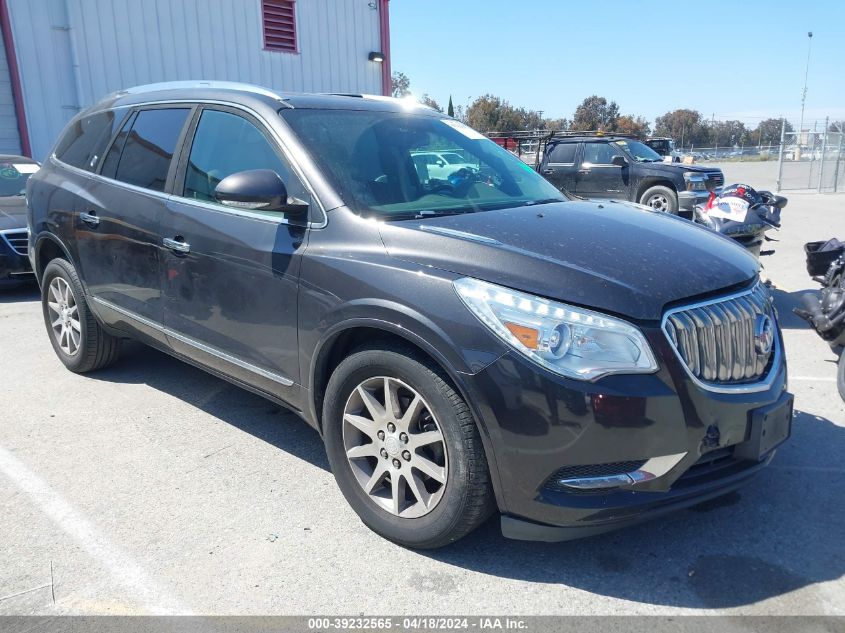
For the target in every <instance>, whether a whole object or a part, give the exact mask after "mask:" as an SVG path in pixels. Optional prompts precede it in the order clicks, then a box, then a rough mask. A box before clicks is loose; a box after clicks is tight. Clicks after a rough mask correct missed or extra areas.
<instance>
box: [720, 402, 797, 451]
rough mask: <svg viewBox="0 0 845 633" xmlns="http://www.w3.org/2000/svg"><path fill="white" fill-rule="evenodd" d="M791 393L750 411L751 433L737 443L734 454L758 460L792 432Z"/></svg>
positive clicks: (781, 442)
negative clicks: (745, 439) (741, 441)
mask: <svg viewBox="0 0 845 633" xmlns="http://www.w3.org/2000/svg"><path fill="white" fill-rule="evenodd" d="M793 403H794V398H793V397H792V394H789V393H786V394H784V395H783V396H782V397H781V398H780V399H779V400H778V401H777V402H775V403H774V404H770V405H768V406H766V407H760V408H759V409H754V410H753V411H751V412H750V414H749V417H750V420H751V435H750V437H749V439H748V440H747V441H745V442H743V443H742V444H738V445H737V447H736V449H735V450H734V455H736V456H737V457H741V458H743V459H753V460H755V461H760V460H762V459H763V458H765V457H766V455H768V454H769V453H771V452H772V451H773V450H774V449H775V448H777V447H778V446H780V445H781V444H783V443H784V442H785V441H786V440H787V439H788V438H789V436H790V434H791V433H792V407H793Z"/></svg>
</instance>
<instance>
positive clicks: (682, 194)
mask: <svg viewBox="0 0 845 633" xmlns="http://www.w3.org/2000/svg"><path fill="white" fill-rule="evenodd" d="M709 198H710V192H709V191H679V192H678V215H680V216H682V217H684V218H687V219H688V220H691V219H692V218H693V217H694V214H695V206H696V205H698V204H704V203H706V202H707V200H708V199H709Z"/></svg>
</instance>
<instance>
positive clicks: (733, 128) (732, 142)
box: [707, 121, 750, 147]
mask: <svg viewBox="0 0 845 633" xmlns="http://www.w3.org/2000/svg"><path fill="white" fill-rule="evenodd" d="M707 129H708V133H709V140H708V145H709V146H710V147H734V146H738V145H745V144H747V143H749V141H750V138H749V134H748V130H746V129H745V124H744V123H743V122H742V121H714V122H713V123H711V124H709V125H708V126H707Z"/></svg>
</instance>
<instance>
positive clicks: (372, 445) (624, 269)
mask: <svg viewBox="0 0 845 633" xmlns="http://www.w3.org/2000/svg"><path fill="white" fill-rule="evenodd" d="M585 144H586V143H585ZM71 147H73V148H74V151H73V152H70V151H69V150H68V148H71ZM428 152H434V153H441V154H442V153H443V152H450V153H454V154H455V155H457V156H460V157H461V158H463V160H464V161H465V163H466V164H471V165H474V166H475V168H474V169H469V168H462V169H459V170H457V171H456V172H454V173H450V174H449V175H448V178H445V179H440V178H429V179H427V180H426V179H423V178H421V177H420V173H419V171H418V170H417V167H416V165H415V161H414V157H415V156H419V155H420V154H421V153H428ZM626 160H628V159H627V158H626ZM28 207H29V227H30V258H31V261H32V265H33V267H34V269H35V271H36V274H37V277H38V280H39V283H40V285H41V290H42V296H43V299H42V301H43V313H44V322H45V328H46V334H47V336H48V337H49V339H50V341H51V343H52V345H53V348H54V350H55V352H56V355H57V356H58V358H59V359H60V360H61V362H62V363H64V365H65V366H66V367H67V368H68V369H69V370H71V371H74V372H79V373H84V372H90V371H94V370H97V369H99V368H102V367H105V366H106V365H108V364H110V363H112V362H114V361H115V360H116V359H117V357H118V351H119V348H120V343H121V341H122V340H123V339H126V338H133V339H137V340H141V341H144V342H146V343H147V344H149V345H152V346H154V347H157V348H159V349H161V350H164V351H165V352H167V353H169V354H172V355H174V356H175V357H177V358H181V359H184V360H186V361H187V362H189V363H192V364H194V365H197V366H198V367H202V368H204V369H206V370H207V371H209V372H211V373H213V374H214V375H216V376H220V377H222V378H224V379H226V380H229V381H232V382H233V383H235V384H237V385H240V386H242V387H244V388H246V389H249V390H252V391H254V392H256V393H259V394H261V395H263V396H265V397H267V398H269V399H271V400H273V401H275V402H278V403H280V404H283V405H284V406H285V407H287V408H289V409H291V410H293V411H295V412H297V413H298V414H299V415H300V416H302V417H303V418H304V419H305V421H306V422H307V423H308V424H310V425H312V426H313V427H314V428H315V429H317V430H318V431H319V433H320V434H321V436H322V438H323V439H324V441H325V444H326V451H327V454H328V458H329V462H330V465H331V469H332V472H333V473H334V476H335V478H336V480H337V483H338V485H339V487H340V489H341V491H342V492H343V494H344V496H345V497H346V499H347V501H348V502H349V504H350V505H351V506H352V508H353V509H354V510H355V512H356V513H357V514H358V516H359V517H360V518H361V520H362V521H363V522H364V523H365V524H366V525H368V526H369V527H371V528H372V529H373V530H375V531H376V532H377V533H379V534H381V535H383V536H384V537H386V538H388V539H391V540H392V541H395V542H397V543H400V544H402V545H405V546H409V547H417V548H432V547H438V546H443V545H446V544H448V543H451V542H453V541H455V540H457V539H459V538H461V537H462V536H464V535H466V534H467V533H469V532H470V531H472V530H473V529H474V528H476V527H477V526H479V525H480V524H481V523H482V522H483V521H484V520H485V519H487V518H488V517H489V516H490V515H491V514H493V513H498V514H499V515H500V516H501V525H502V530H503V532H504V534H505V535H506V536H509V537H513V538H520V539H535V540H549V541H552V540H564V539H572V538H577V537H581V536H588V535H591V534H597V533H600V532H605V531H608V530H613V529H616V528H620V527H623V526H627V525H631V524H634V523H637V522H640V521H643V520H646V519H650V518H654V517H658V516H661V515H663V514H665V513H667V512H670V511H673V510H677V509H679V508H684V507H687V506H690V505H693V504H697V503H700V502H702V501H704V500H707V499H710V498H713V497H716V496H719V495H723V494H725V493H727V492H729V491H732V490H733V489H735V488H737V487H738V486H740V485H742V484H743V483H745V482H746V481H748V479H749V478H750V477H752V476H753V475H755V474H756V473H758V472H759V471H760V470H761V469H762V468H763V467H764V466H766V464H768V463H769V462H770V461H771V459H772V456H773V455H774V453H775V450H776V448H777V446H778V445H780V444H781V443H782V442H783V441H784V440H785V439H786V438H787V437H788V435H789V433H790V424H791V420H792V396H791V395H790V394H789V393H788V391H787V375H786V374H787V370H786V361H785V356H784V353H783V342H782V339H781V335H780V330H779V328H778V324H777V315H776V313H775V310H774V308H773V306H772V300H771V296H770V293H769V290H768V288H767V287H766V286H765V285H762V284H761V283H760V281H759V278H758V265H757V262H756V261H755V259H754V258H753V257H751V256H750V255H749V254H748V253H747V252H745V250H744V249H742V248H741V247H740V246H738V245H737V244H736V243H734V242H732V241H731V240H728V239H725V238H723V237H721V236H719V235H716V234H714V233H713V232H711V231H709V230H707V229H705V228H703V227H700V226H697V225H695V224H693V223H690V222H687V221H684V220H682V219H680V218H678V217H676V216H673V215H670V214H666V213H655V212H653V211H652V210H650V209H644V208H642V207H641V206H638V205H632V204H630V203H627V202H617V201H607V200H605V201H598V202H591V201H583V200H570V199H569V198H568V197H567V196H565V195H564V194H562V193H561V192H560V191H559V190H558V189H557V188H556V187H554V186H553V185H551V184H550V183H549V182H548V181H546V180H545V179H544V178H542V177H541V176H540V175H539V174H537V173H536V172H535V171H534V170H533V169H532V168H531V167H530V166H529V165H526V164H525V163H523V162H521V161H520V160H519V159H518V158H516V157H515V156H513V155H512V154H511V153H510V152H508V151H506V150H505V149H503V148H501V147H499V146H498V145H496V144H495V143H494V142H492V141H491V140H489V139H487V138H485V137H484V136H483V135H481V134H479V133H478V132H476V131H475V130H473V129H471V128H469V127H467V126H465V125H463V124H462V123H460V122H458V121H456V120H454V119H451V118H449V117H446V116H443V115H442V114H440V113H437V112H435V111H433V110H431V109H428V108H423V107H417V106H415V105H413V104H409V103H408V102H407V100H394V99H389V98H384V97H368V96H349V95H344V96H335V95H305V94H285V93H276V92H272V91H269V90H264V89H261V88H256V87H252V86H246V85H239V84H227V83H215V82H211V83H209V82H203V83H177V84H161V85H154V86H147V87H140V88H136V89H131V90H127V91H123V92H119V93H116V94H113V95H111V96H109V97H107V98H105V99H104V100H103V101H101V102H100V103H98V104H97V105H95V106H93V107H91V108H89V109H88V110H86V111H84V112H82V113H80V114H79V115H78V116H77V117H76V118H75V119H74V120H73V121H71V123H70V124H69V125H68V127H67V129H66V130H65V132H64V133H63V136H62V138H61V140H60V141H59V143H58V145H57V147H56V149H55V150H54V151H53V153H52V155H51V156H50V158H49V159H48V160H47V161H46V163H45V165H44V167H43V168H42V170H41V171H40V172H39V173H38V174H36V175H35V176H33V178H32V179H31V180H30V183H29V196H28ZM667 271H671V274H667ZM122 362H131V359H130V358H126V359H124V360H123V361H122ZM178 423H179V422H178V420H174V421H173V424H178ZM278 502H279V499H278V497H273V498H271V497H267V498H265V499H256V500H255V503H256V504H261V505H263V506H266V508H267V510H268V511H272V508H273V504H275V503H278ZM738 511H741V508H740V509H739V510H738Z"/></svg>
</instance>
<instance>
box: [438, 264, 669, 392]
mask: <svg viewBox="0 0 845 633" xmlns="http://www.w3.org/2000/svg"><path fill="white" fill-rule="evenodd" d="M453 283H454V285H455V290H457V292H458V296H459V297H460V298H461V299H462V300H463V302H464V303H465V304H466V305H467V307H468V308H469V309H470V310H471V311H472V313H473V314H475V316H476V317H478V319H479V320H480V321H481V322H482V323H483V324H484V325H486V326H487V327H488V328H490V329H491V330H492V331H493V333H495V334H496V335H497V336H498V337H499V338H500V339H502V340H503V341H505V342H506V343H508V344H509V345H510V346H511V347H513V348H514V349H515V350H517V351H518V352H520V353H522V354H523V355H525V356H527V357H528V358H530V359H531V360H533V361H534V362H535V363H537V364H539V365H542V366H543V367H545V368H546V369H549V370H551V371H553V372H555V373H558V374H561V375H563V376H567V377H569V378H577V379H579V380H595V379H597V378H600V377H602V376H607V375H608V374H648V373H652V372H655V371H657V362H656V361H655V360H654V354H653V353H652V351H651V348H650V347H649V345H648V342H647V341H646V340H645V337H644V336H643V334H642V332H640V330H639V329H637V328H636V327H634V326H633V325H631V324H630V323H626V322H625V321H622V320H620V319H616V318H614V317H611V316H607V315H604V314H599V313H598V312H592V311H590V310H584V309H583V308H575V307H572V306H568V305H566V304H563V303H557V302H555V301H549V300H548V299H543V298H541V297H535V296H533V295H529V294H525V293H522V292H518V291H516V290H511V289H510V288H503V287H502V286H497V285H495V284H491V283H487V282H485V281H479V280H477V279H470V278H468V277H464V278H462V279H457V280H455V281H454V282H453Z"/></svg>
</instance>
